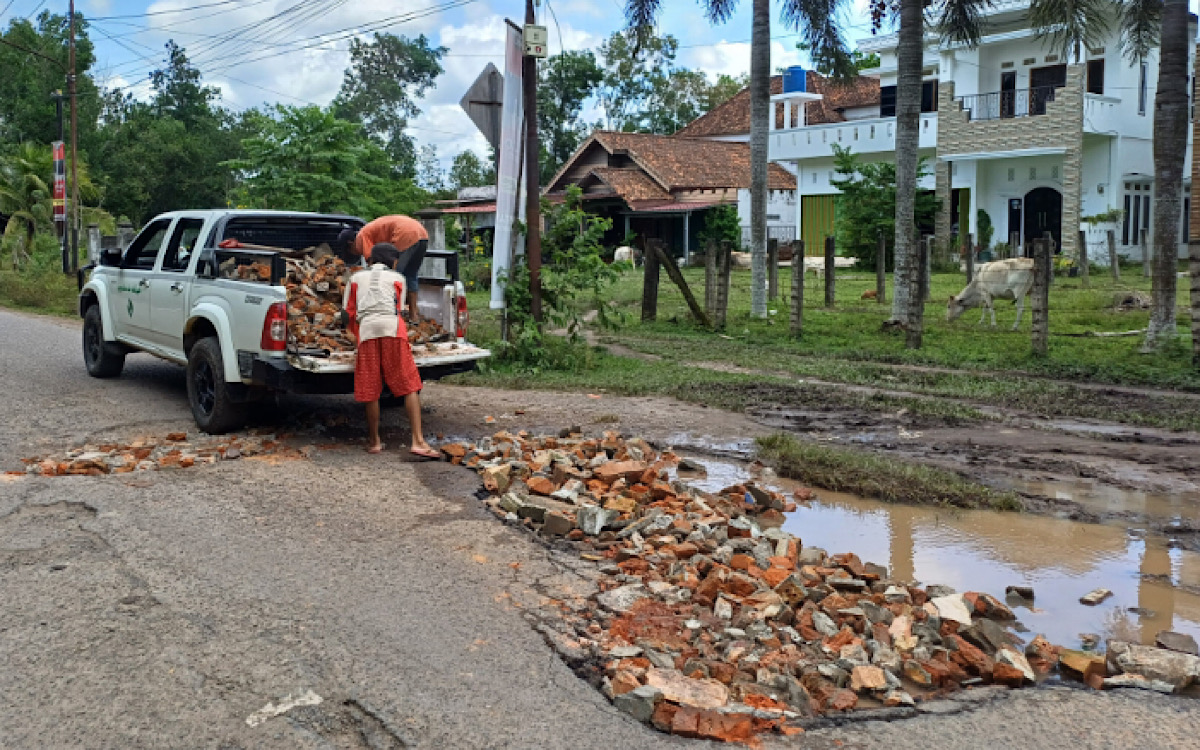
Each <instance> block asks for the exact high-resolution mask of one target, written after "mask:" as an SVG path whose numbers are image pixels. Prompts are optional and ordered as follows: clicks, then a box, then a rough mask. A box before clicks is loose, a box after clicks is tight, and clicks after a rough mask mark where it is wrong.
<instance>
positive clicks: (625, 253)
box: [613, 245, 633, 263]
mask: <svg viewBox="0 0 1200 750" xmlns="http://www.w3.org/2000/svg"><path fill="white" fill-rule="evenodd" d="M613 262H615V263H621V262H625V263H633V248H632V247H629V246H628V245H622V246H621V247H618V248H617V249H616V251H615V252H614V253H613Z"/></svg>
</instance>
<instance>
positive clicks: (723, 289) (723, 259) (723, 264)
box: [713, 242, 733, 330]
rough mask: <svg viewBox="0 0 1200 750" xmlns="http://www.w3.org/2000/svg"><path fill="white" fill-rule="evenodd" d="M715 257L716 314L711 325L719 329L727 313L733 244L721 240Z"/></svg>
mask: <svg viewBox="0 0 1200 750" xmlns="http://www.w3.org/2000/svg"><path fill="white" fill-rule="evenodd" d="M717 258H718V264H717V274H718V275H717V314H716V315H715V316H713V325H714V326H715V327H716V328H717V329H718V330H720V329H723V328H724V327H725V320H726V318H727V317H728V313H729V283H730V281H729V277H730V276H731V275H732V274H731V272H730V265H731V264H732V263H733V245H732V244H730V243H729V242H722V243H721V252H720V253H719V254H718V256H717Z"/></svg>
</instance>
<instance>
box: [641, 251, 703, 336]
mask: <svg viewBox="0 0 1200 750" xmlns="http://www.w3.org/2000/svg"><path fill="white" fill-rule="evenodd" d="M651 247H653V248H654V254H655V255H656V256H658V262H659V264H661V265H662V266H663V267H665V268H666V269H667V276H668V277H670V279H671V281H673V282H674V283H675V286H677V287H679V291H680V292H681V293H682V294H683V301H684V302H686V303H687V306H688V310H690V311H691V313H692V317H693V318H695V319H696V322H698V323H699V324H700V325H702V326H704V327H705V328H711V327H712V322H711V321H710V320H709V318H708V315H706V314H705V312H704V310H702V309H701V308H700V303H699V302H697V301H696V297H695V296H694V295H693V294H692V288H691V287H689V286H688V283H687V279H685V278H683V272H682V271H680V270H679V266H678V265H676V264H675V259H674V258H672V257H671V254H670V253H668V252H667V248H666V247H665V246H664V245H662V244H661V243H658V242H655V243H653V244H652V245H651Z"/></svg>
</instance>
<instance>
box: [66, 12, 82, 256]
mask: <svg viewBox="0 0 1200 750" xmlns="http://www.w3.org/2000/svg"><path fill="white" fill-rule="evenodd" d="M70 14H71V46H70V51H69V53H68V54H69V57H68V60H67V67H68V68H69V69H70V70H69V71H68V72H67V96H70V97H71V200H70V203H69V204H68V207H69V209H70V210H69V211H68V212H67V217H66V218H67V226H68V227H69V228H70V232H71V272H72V273H74V272H76V271H78V270H79V227H78V222H77V220H76V214H77V213H78V211H79V143H78V141H79V138H78V136H79V124H78V114H77V110H78V109H79V108H78V107H77V106H76V103H75V0H71V6H70Z"/></svg>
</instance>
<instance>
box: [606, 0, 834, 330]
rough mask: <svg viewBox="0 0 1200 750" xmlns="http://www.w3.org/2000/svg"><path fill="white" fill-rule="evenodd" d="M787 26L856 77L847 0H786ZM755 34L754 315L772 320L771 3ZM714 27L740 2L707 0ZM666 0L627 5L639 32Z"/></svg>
mask: <svg viewBox="0 0 1200 750" xmlns="http://www.w3.org/2000/svg"><path fill="white" fill-rule="evenodd" d="M781 2H782V6H783V7H782V8H781V15H780V17H781V19H782V21H783V24H784V26H786V27H787V28H790V29H799V30H800V32H801V34H802V36H803V37H804V42H805V43H806V44H807V45H808V50H809V55H810V57H811V58H812V61H813V64H814V66H815V67H817V68H820V69H825V68H828V69H830V70H832V71H834V73H835V74H836V75H838V76H841V77H845V76H851V75H853V74H854V73H855V69H854V65H853V63H852V62H851V60H850V55H849V52H848V51H847V49H846V45H845V42H844V41H843V39H842V34H841V30H840V29H839V28H838V23H837V18H838V14H839V13H840V11H841V9H842V6H843V3H844V0H781ZM753 3H754V4H753V7H752V24H751V31H750V258H751V265H750V281H751V291H750V314H751V315H752V316H754V317H757V318H765V317H767V136H768V130H769V128H770V122H771V120H770V117H771V0H753ZM702 4H703V5H704V13H705V15H706V16H707V17H708V20H709V21H710V22H712V23H724V22H725V21H727V20H729V17H730V16H732V15H733V12H734V11H735V10H736V9H737V0H702ZM661 9H662V0H625V18H626V20H627V21H628V22H629V25H630V26H631V27H632V28H634V29H637V30H643V31H644V30H648V29H650V28H651V27H653V26H654V23H655V21H656V20H657V18H658V14H659V12H660V10H661Z"/></svg>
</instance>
